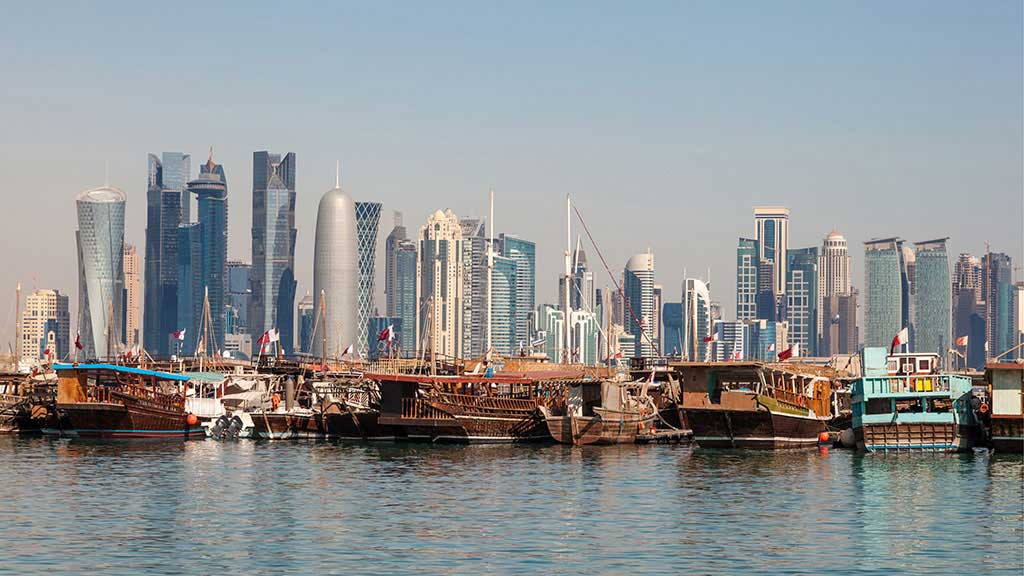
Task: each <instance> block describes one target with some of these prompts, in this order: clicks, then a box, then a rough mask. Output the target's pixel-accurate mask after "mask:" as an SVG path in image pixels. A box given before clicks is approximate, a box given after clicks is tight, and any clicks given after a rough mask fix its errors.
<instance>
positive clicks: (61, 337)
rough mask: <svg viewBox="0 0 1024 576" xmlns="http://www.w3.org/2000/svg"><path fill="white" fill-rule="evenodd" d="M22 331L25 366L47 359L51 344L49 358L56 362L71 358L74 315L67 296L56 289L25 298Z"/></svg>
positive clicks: (22, 354) (36, 292)
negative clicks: (69, 309)
mask: <svg viewBox="0 0 1024 576" xmlns="http://www.w3.org/2000/svg"><path fill="white" fill-rule="evenodd" d="M19 325H20V327H21V330H20V331H19V332H20V334H19V337H20V338H21V346H20V349H21V358H20V360H21V361H22V362H24V363H33V362H35V361H36V360H39V359H45V357H46V355H45V354H44V352H46V350H47V348H48V346H49V345H50V342H51V341H52V342H53V349H51V350H50V358H52V359H53V360H55V361H62V360H66V359H67V357H68V353H69V352H70V349H69V337H70V334H71V316H70V315H69V313H68V297H67V295H65V294H61V293H60V292H58V291H57V290H48V289H39V290H36V291H34V292H33V293H32V294H29V295H28V297H26V298H25V308H24V309H23V310H22V311H21V318H20V319H19Z"/></svg>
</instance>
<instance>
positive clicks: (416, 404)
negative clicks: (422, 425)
mask: <svg viewBox="0 0 1024 576" xmlns="http://www.w3.org/2000/svg"><path fill="white" fill-rule="evenodd" d="M402 418H423V419H433V420H440V419H451V418H452V415H451V414H448V413H447V412H445V411H444V410H439V409H438V408H435V407H434V406H431V405H430V403H428V402H427V401H426V400H423V399H421V398H402Z"/></svg>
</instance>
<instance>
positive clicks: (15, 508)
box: [0, 437, 1024, 576]
mask: <svg viewBox="0 0 1024 576" xmlns="http://www.w3.org/2000/svg"><path fill="white" fill-rule="evenodd" d="M1022 475H1024V463H1022V460H1021V458H1020V457H1005V456H990V455H988V454H987V453H980V452H979V453H975V454H966V455H951V456H946V455H926V454H904V455H868V456H860V455H857V454H854V453H851V452H848V451H838V450H832V451H828V452H824V453H823V452H818V451H803V452H779V453H759V452H732V451H720V452H713V451H705V450H700V449H694V448H690V447H684V446H646V447H645V446H624V447H607V448H604V447H592V448H585V449H579V448H568V447H562V446H538V447H513V446H490V447H489V446H472V447H450V446H424V445H403V444H391V443H380V444H360V443H326V442H325V443H314V442H300V443H290V442H278V443H267V442H251V441H248V442H247V441H241V442H225V443H218V442H213V441H193V442H185V443H182V442H165V441H109V442H103V441H84V440H52V439H42V438H12V437H5V438H0V490H2V493H3V496H4V498H3V500H2V502H3V504H2V505H0V573H50V574H58V573H104V574H141V573H149V574H181V573H185V574H252V575H256V574H274V575H278V576H280V575H283V574H310V573H350V574H361V573H366V574H370V573H373V574H400V573H429V574H448V573H456V574H491V573H520V574H522V573H527V574H540V573H544V574H646V573H672V574H684V573H694V574H726V573H732V574H818V573H825V572H831V573H850V572H858V573H866V574H893V573H907V574H966V573H979V574H1015V575H1019V574H1021V572H1022V569H1024V568H1022V564H1024V512H1022V508H1024V478H1022Z"/></svg>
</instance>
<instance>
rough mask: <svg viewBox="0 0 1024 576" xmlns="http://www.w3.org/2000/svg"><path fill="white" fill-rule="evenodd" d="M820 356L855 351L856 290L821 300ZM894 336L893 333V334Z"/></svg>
mask: <svg viewBox="0 0 1024 576" xmlns="http://www.w3.org/2000/svg"><path fill="white" fill-rule="evenodd" d="M819 316H821V317H822V322H823V327H822V337H821V350H819V351H818V354H819V355H821V356H833V355H836V354H856V353H857V347H858V345H857V338H858V334H857V292H856V291H855V290H851V291H850V293H849V294H835V295H832V296H826V297H825V299H824V300H823V301H822V308H821V314H819ZM893 336H895V334H894V335H893Z"/></svg>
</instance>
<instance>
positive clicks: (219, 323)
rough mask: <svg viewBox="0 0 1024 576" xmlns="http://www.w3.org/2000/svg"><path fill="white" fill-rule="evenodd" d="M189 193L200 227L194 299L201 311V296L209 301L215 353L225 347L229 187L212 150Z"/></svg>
mask: <svg viewBox="0 0 1024 576" xmlns="http://www.w3.org/2000/svg"><path fill="white" fill-rule="evenodd" d="M188 190H189V192H190V193H192V194H195V196H196V207H197V216H198V222H197V223H198V225H199V230H198V233H199V262H197V263H195V267H196V270H195V271H196V273H197V274H198V275H199V281H198V285H199V289H200V290H201V291H202V292H201V293H200V294H196V295H195V296H194V299H197V300H200V310H202V299H203V298H204V296H205V297H206V298H207V299H208V300H209V303H210V326H209V328H208V329H209V334H208V336H209V338H208V342H209V345H212V346H213V348H214V349H215V350H220V349H222V348H223V347H224V333H225V332H226V327H225V324H226V320H225V307H226V306H227V284H228V184H227V177H226V176H225V175H224V167H223V166H221V165H220V164H216V163H214V161H213V150H210V157H209V159H208V160H207V161H206V163H205V164H203V165H202V166H201V167H200V168H199V177H198V178H196V179H195V180H192V181H190V182H189V183H188ZM202 322H203V319H202V318H199V319H198V322H197V324H198V326H201V325H202ZM198 326H197V329H198ZM197 336H199V335H198V334H197ZM208 352H212V350H208Z"/></svg>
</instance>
